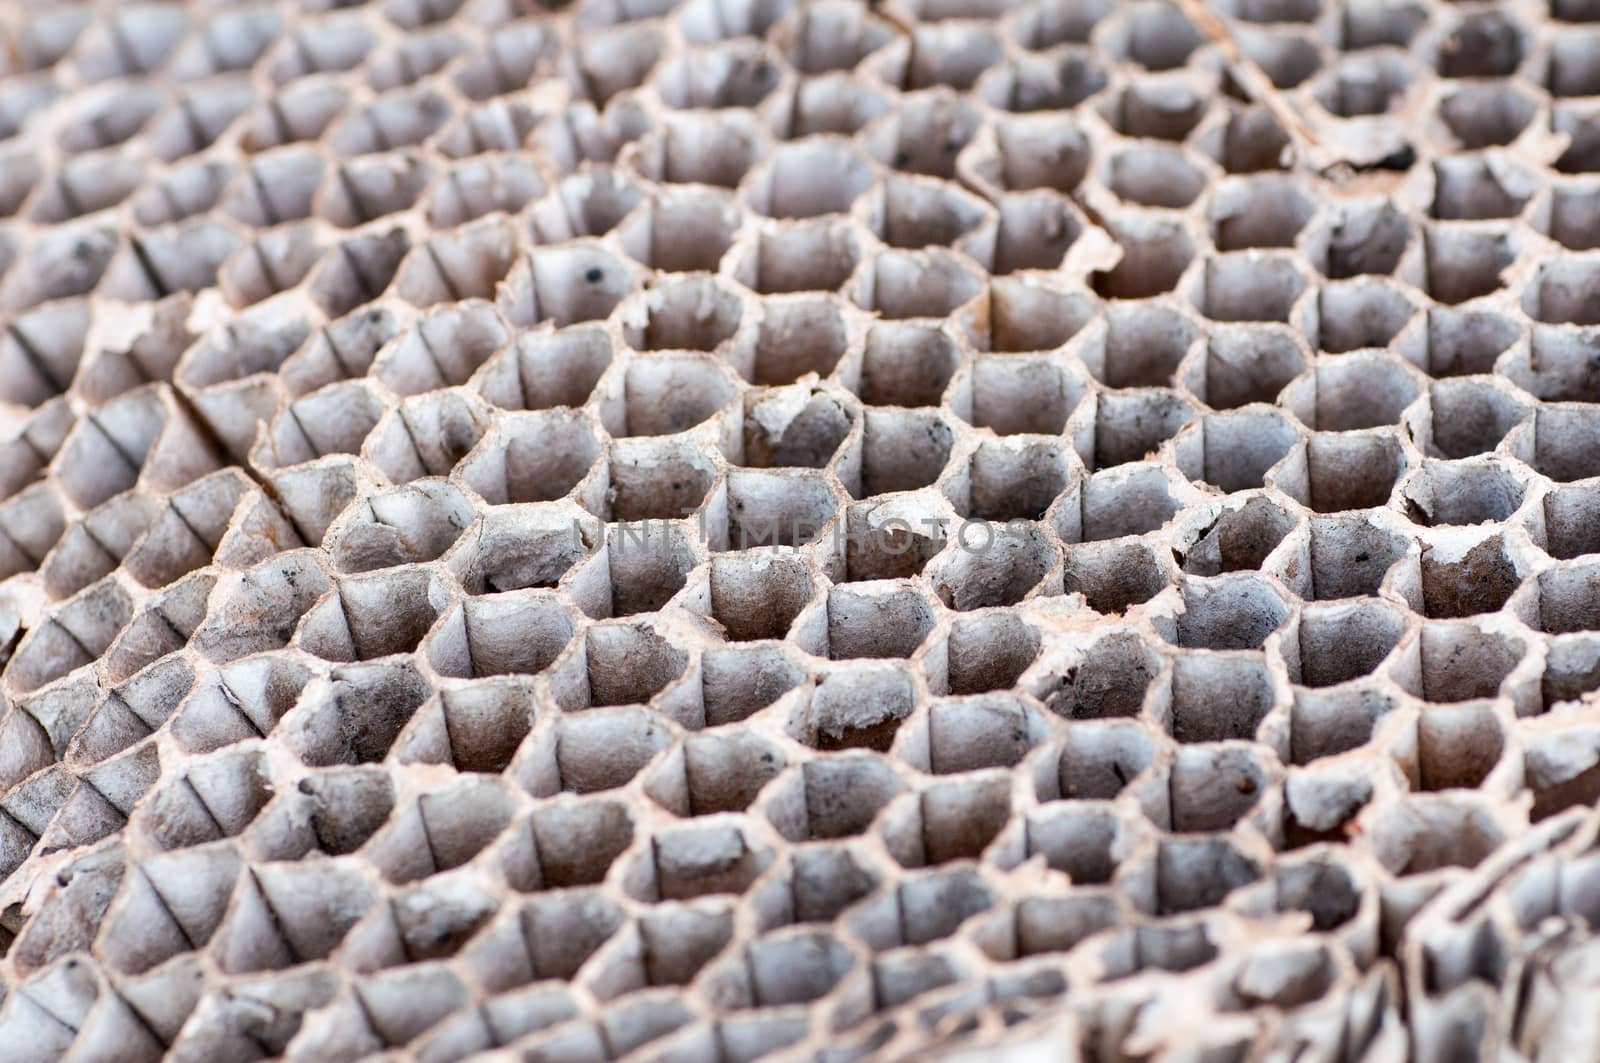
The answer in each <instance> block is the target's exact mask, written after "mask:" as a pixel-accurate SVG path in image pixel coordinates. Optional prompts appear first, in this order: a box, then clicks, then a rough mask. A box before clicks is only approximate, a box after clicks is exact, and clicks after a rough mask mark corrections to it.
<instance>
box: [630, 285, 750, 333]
mask: <svg viewBox="0 0 1600 1063" xmlns="http://www.w3.org/2000/svg"><path fill="white" fill-rule="evenodd" d="M641 303H642V305H641V306H640V310H641V311H642V313H641V314H639V317H641V318H642V321H640V322H637V323H630V324H628V325H626V326H624V328H623V338H624V339H625V340H626V342H627V343H628V345H629V346H630V347H633V348H634V349H635V350H640V351H659V350H690V351H712V350H716V349H717V348H718V347H720V346H721V345H722V344H723V343H724V342H726V341H727V340H728V339H729V338H731V337H732V336H733V334H734V333H735V332H736V331H737V330H738V328H739V320H740V317H741V314H742V306H741V304H740V300H739V297H738V296H737V295H736V294H735V293H734V292H732V291H730V290H729V289H727V288H725V287H723V286H722V285H720V284H718V283H716V282H715V281H713V280H712V279H711V278H709V277H695V278H693V279H689V280H681V281H675V282H669V283H668V284H665V285H662V286H660V287H655V288H651V289H650V290H649V291H648V292H646V293H644V296H643V297H642V300H641Z"/></svg>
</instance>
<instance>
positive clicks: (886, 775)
mask: <svg viewBox="0 0 1600 1063" xmlns="http://www.w3.org/2000/svg"><path fill="white" fill-rule="evenodd" d="M787 783H788V785H786V786H781V787H779V789H778V792H777V794H776V795H775V797H774V799H773V800H772V801H771V802H770V803H768V805H767V816H768V818H769V819H771V821H772V825H773V826H774V827H776V828H777V830H778V833H779V834H781V835H783V837H784V838H785V839H787V840H788V841H790V842H807V841H818V840H823V839H830V838H848V837H852V836H854V835H857V834H861V833H863V832H865V831H866V830H867V828H868V827H870V826H871V825H872V822H873V820H875V819H876V818H877V816H878V813H879V812H880V811H882V809H883V807H884V806H885V805H887V804H888V803H889V802H890V800H892V799H893V798H894V796H895V795H896V794H898V793H900V792H901V791H902V790H903V789H904V788H905V784H904V783H902V782H901V781H900V779H899V777H898V776H896V775H895V773H894V771H893V770H892V769H891V768H890V767H889V766H888V764H886V763H884V761H883V760H881V759H879V758H877V757H872V756H868V755H865V754H860V753H856V754H844V755H841V756H837V757H826V758H819V759H816V760H810V761H807V762H805V763H804V764H802V765H801V766H800V767H799V769H798V774H796V773H794V772H791V773H790V774H789V776H788V777H787ZM804 851H806V850H800V852H804ZM797 855H798V854H797ZM857 873H858V874H859V873H860V872H859V870H858V871H857ZM807 885H810V884H807ZM812 888H816V887H812Z"/></svg>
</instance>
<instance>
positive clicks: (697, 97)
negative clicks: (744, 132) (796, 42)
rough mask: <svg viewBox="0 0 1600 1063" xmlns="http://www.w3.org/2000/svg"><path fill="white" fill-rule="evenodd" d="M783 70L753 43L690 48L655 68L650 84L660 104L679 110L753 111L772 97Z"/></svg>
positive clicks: (737, 42)
mask: <svg viewBox="0 0 1600 1063" xmlns="http://www.w3.org/2000/svg"><path fill="white" fill-rule="evenodd" d="M782 76H783V70H782V67H780V66H778V65H777V64H775V63H774V62H773V61H772V58H771V56H770V55H769V54H768V53H767V51H766V50H765V49H764V48H762V47H761V45H760V44H758V43H756V42H754V41H734V42H731V43H729V44H724V45H719V46H715V47H710V48H692V49H689V50H686V51H684V52H682V53H680V54H678V55H675V56H673V57H672V58H670V59H668V60H666V61H665V62H664V63H662V64H661V65H660V66H658V67H657V68H656V71H655V74H654V75H653V76H652V77H651V82H652V83H653V84H654V85H655V89H656V93H657V95H659V96H660V98H661V102H662V103H664V104H666V105H667V106H668V107H672V108H677V109H681V110H692V109H696V108H712V109H715V108H721V107H755V106H757V105H758V104H760V103H761V101H762V100H764V99H766V98H767V97H768V96H770V95H771V94H772V92H773V91H774V90H775V89H776V88H777V87H778V82H779V81H780V79H781V78H782Z"/></svg>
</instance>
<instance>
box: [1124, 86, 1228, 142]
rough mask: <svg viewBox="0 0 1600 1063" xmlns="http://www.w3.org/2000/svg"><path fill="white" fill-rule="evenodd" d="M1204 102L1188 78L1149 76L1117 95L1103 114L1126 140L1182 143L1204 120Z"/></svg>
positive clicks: (1205, 105) (1205, 108) (1199, 89)
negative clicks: (1127, 138) (1129, 138)
mask: <svg viewBox="0 0 1600 1063" xmlns="http://www.w3.org/2000/svg"><path fill="white" fill-rule="evenodd" d="M1207 102H1208V101H1207V98H1206V96H1205V94H1204V89H1202V88H1201V87H1200V85H1198V84H1197V83H1196V82H1195V81H1193V80H1192V79H1191V78H1190V77H1189V76H1188V75H1187V74H1170V75H1148V76H1146V77H1143V78H1140V79H1139V80H1138V81H1136V82H1134V83H1132V84H1130V85H1129V86H1128V87H1127V88H1125V89H1123V90H1122V91H1121V92H1119V93H1117V94H1116V95H1115V96H1114V97H1113V98H1112V99H1111V100H1110V101H1108V102H1107V103H1106V104H1105V105H1104V113H1105V115H1106V119H1107V121H1109V122H1110V123H1111V126H1112V128H1113V129H1115V130H1116V131H1117V132H1118V133H1121V134H1122V135H1123V136H1125V137H1133V138H1136V139H1155V140H1173V141H1181V140H1184V139H1186V138H1187V137H1188V136H1189V134H1190V133H1192V132H1193V131H1194V128H1195V126H1196V125H1198V124H1199V123H1200V120H1201V119H1202V118H1204V117H1205V114H1206V110H1207Z"/></svg>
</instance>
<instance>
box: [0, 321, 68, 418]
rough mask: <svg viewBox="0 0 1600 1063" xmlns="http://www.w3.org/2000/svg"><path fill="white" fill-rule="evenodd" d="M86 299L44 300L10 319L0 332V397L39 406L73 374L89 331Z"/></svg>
mask: <svg viewBox="0 0 1600 1063" xmlns="http://www.w3.org/2000/svg"><path fill="white" fill-rule="evenodd" d="M89 320H90V318H89V306H88V304H87V303H86V302H83V301H78V300H72V301H69V302H56V303H49V304H46V305H45V306H41V307H39V308H37V309H35V310H31V311H29V312H27V313H24V314H19V315H16V316H15V317H13V318H12V319H11V323H10V326H9V327H8V328H7V329H6V330H5V332H4V333H3V334H0V401H4V402H8V403H17V404H19V405H23V406H39V405H41V404H43V403H44V402H46V401H48V400H49V399H52V398H54V397H55V396H57V395H60V394H62V393H63V392H65V391H66V390H67V388H68V387H69V386H71V384H72V381H73V377H75V376H76V375H77V373H78V365H79V359H80V358H82V356H83V343H84V339H85V338H86V336H87V335H88V331H89Z"/></svg>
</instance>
